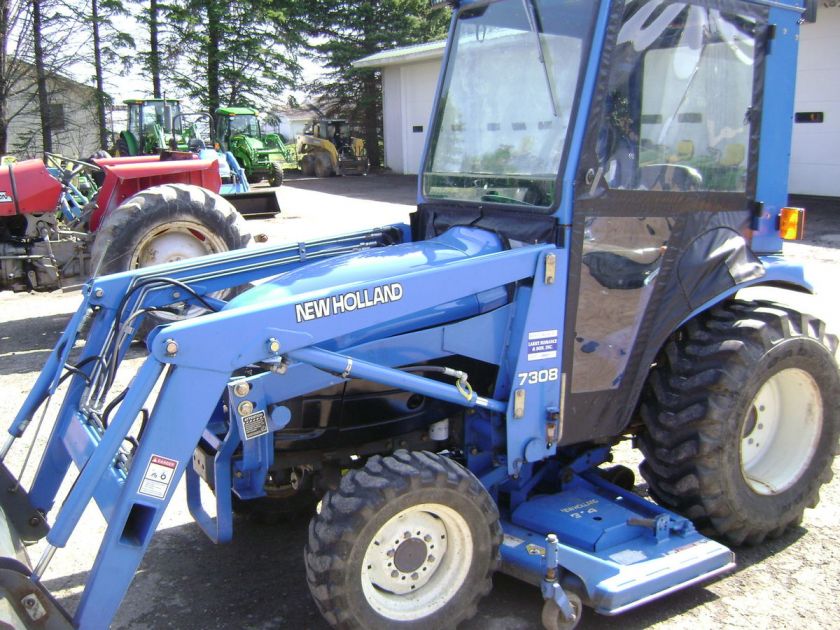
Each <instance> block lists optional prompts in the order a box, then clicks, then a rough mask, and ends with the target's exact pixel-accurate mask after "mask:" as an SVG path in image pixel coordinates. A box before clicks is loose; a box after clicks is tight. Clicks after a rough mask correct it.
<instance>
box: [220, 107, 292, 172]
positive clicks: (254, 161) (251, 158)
mask: <svg viewBox="0 0 840 630" xmlns="http://www.w3.org/2000/svg"><path fill="white" fill-rule="evenodd" d="M216 142H217V143H218V144H219V148H221V149H222V150H224V151H230V152H231V153H233V155H234V157H235V158H236V160H237V161H238V162H239V164H240V165H242V168H243V169H244V170H245V174H246V176H247V177H248V181H251V182H254V181H259V180H260V179H268V181H269V183H270V184H271V185H272V186H279V185H280V184H282V183H283V169H284V168H297V155H296V153H295V146H294V144H289V145H287V144H286V142H285V139H284V138H283V136H282V135H280V134H278V133H266V134H264V133H263V132H262V129H261V128H260V121H259V119H258V118H257V110H255V109H252V108H250V107H220V108H219V109H217V110H216Z"/></svg>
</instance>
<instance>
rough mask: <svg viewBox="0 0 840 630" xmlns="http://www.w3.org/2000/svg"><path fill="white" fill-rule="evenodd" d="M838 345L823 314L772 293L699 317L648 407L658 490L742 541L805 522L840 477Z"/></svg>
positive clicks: (647, 437)
mask: <svg viewBox="0 0 840 630" xmlns="http://www.w3.org/2000/svg"><path fill="white" fill-rule="evenodd" d="M836 349H837V339H836V338H835V337H834V336H832V335H827V334H826V333H825V325H824V324H823V322H821V321H819V320H817V319H814V318H812V317H810V316H808V315H803V314H801V313H799V312H797V311H795V310H792V309H788V308H785V307H781V306H778V305H776V304H772V303H764V302H739V301H735V302H730V303H728V304H725V305H722V306H718V307H715V308H713V309H712V310H711V311H710V312H708V313H706V314H704V315H702V316H700V317H699V318H697V319H696V320H694V321H691V322H689V323H688V324H687V325H686V326H685V327H683V328H682V329H681V330H680V331H678V332H677V333H676V334H675V335H674V336H673V337H672V338H671V340H670V341H669V342H668V344H667V345H666V347H665V348H664V350H663V352H662V353H661V354H660V356H659V358H658V359H657V362H656V366H655V367H654V368H653V369H652V371H651V375H650V377H649V380H648V383H647V385H646V388H645V391H644V393H643V398H642V403H641V406H640V412H641V416H642V419H643V421H644V424H645V429H644V431H643V432H642V433H641V435H640V440H639V445H640V448H641V450H642V452H643V453H644V456H645V461H644V462H643V464H642V466H641V472H642V475H643V476H644V477H645V479H646V480H647V481H648V484H649V486H650V493H651V495H652V496H653V497H654V498H655V499H656V500H657V501H658V502H659V503H661V504H662V505H664V506H665V507H668V508H671V509H673V510H675V511H677V512H680V513H682V514H684V515H685V516H687V517H688V518H691V519H692V520H693V521H694V522H695V524H696V525H697V526H698V528H699V529H701V531H704V533H708V534H711V535H716V536H717V537H718V538H721V539H723V540H725V541H726V542H728V543H729V544H733V545H740V544H748V545H753V544H758V543H760V542H761V541H763V540H764V539H765V538H775V537H778V536H780V535H781V534H782V533H784V531H785V530H786V529H787V528H788V527H790V526H792V525H795V524H798V523H799V522H800V521H801V519H802V514H803V512H804V510H805V508H806V507H814V506H815V505H816V503H817V501H818V500H819V489H820V486H822V485H823V484H824V483H826V482H827V481H829V480H830V479H831V476H832V473H831V464H832V460H833V456H834V453H835V448H836V446H837V439H838V433H840V375H839V374H838V369H837V363H836V360H835V352H836Z"/></svg>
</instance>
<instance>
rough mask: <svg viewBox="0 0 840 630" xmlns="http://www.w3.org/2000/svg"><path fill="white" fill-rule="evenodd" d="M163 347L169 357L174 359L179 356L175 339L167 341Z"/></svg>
mask: <svg viewBox="0 0 840 630" xmlns="http://www.w3.org/2000/svg"><path fill="white" fill-rule="evenodd" d="M163 347H164V350H166V354H167V355H169V356H170V357H174V356H175V355H176V354H178V342H177V341H175V340H174V339H167V340H166V341H165V342H164V346H163Z"/></svg>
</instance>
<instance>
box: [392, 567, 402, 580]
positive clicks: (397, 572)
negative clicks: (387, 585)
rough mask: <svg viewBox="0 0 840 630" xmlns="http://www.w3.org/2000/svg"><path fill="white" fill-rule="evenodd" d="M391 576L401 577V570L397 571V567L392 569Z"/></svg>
mask: <svg viewBox="0 0 840 630" xmlns="http://www.w3.org/2000/svg"><path fill="white" fill-rule="evenodd" d="M391 577H392V578H398V577H400V572H399V571H397V570H396V569H394V570H393V571H391Z"/></svg>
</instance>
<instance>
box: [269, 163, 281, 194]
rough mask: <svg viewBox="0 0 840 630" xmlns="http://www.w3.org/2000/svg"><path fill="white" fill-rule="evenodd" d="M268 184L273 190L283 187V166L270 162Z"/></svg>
mask: <svg viewBox="0 0 840 630" xmlns="http://www.w3.org/2000/svg"><path fill="white" fill-rule="evenodd" d="M268 183H269V184H271V185H272V186H273V187H274V188H279V187H280V186H282V185H283V165H282V164H280V162H272V163H271V170H270V171H269V174H268Z"/></svg>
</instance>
